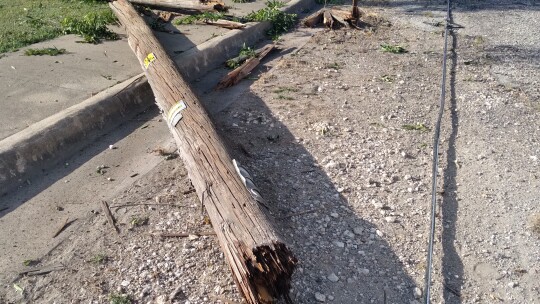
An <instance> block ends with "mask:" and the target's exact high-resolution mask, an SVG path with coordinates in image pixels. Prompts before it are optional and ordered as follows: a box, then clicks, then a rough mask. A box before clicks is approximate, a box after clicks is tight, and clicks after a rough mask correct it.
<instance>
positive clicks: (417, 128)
mask: <svg viewBox="0 0 540 304" xmlns="http://www.w3.org/2000/svg"><path fill="white" fill-rule="evenodd" d="M401 127H402V128H403V129H405V130H407V131H421V132H428V131H429V128H428V127H426V125H424V124H423V123H419V122H417V123H416V124H414V125H403V126H401Z"/></svg>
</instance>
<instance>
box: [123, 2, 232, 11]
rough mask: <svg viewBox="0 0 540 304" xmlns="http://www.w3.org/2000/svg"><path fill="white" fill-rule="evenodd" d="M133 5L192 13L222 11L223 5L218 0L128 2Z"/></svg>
mask: <svg viewBox="0 0 540 304" xmlns="http://www.w3.org/2000/svg"><path fill="white" fill-rule="evenodd" d="M129 1H130V2H132V3H135V4H142V5H150V6H156V7H164V8H173V9H179V10H182V9H185V10H193V11H213V10H217V11H222V10H224V9H225V4H224V3H223V2H222V1H220V0H210V1H199V0H129Z"/></svg>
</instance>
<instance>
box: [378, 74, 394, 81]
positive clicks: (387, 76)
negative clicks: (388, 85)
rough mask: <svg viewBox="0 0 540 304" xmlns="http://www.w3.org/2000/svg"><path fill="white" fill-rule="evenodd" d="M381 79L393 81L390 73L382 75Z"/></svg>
mask: <svg viewBox="0 0 540 304" xmlns="http://www.w3.org/2000/svg"><path fill="white" fill-rule="evenodd" d="M381 80H382V81H384V82H394V77H392V76H390V75H382V76H381Z"/></svg>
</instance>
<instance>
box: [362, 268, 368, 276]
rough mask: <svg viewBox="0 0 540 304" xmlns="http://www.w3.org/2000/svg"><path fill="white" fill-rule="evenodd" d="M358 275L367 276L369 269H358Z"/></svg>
mask: <svg viewBox="0 0 540 304" xmlns="http://www.w3.org/2000/svg"><path fill="white" fill-rule="evenodd" d="M360 274H363V275H368V274H369V269H367V268H363V269H360Z"/></svg>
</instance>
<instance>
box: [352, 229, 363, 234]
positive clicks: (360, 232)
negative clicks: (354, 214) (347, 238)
mask: <svg viewBox="0 0 540 304" xmlns="http://www.w3.org/2000/svg"><path fill="white" fill-rule="evenodd" d="M353 232H354V234H358V235H360V234H362V233H364V228H362V227H356V228H354V229H353Z"/></svg>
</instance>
